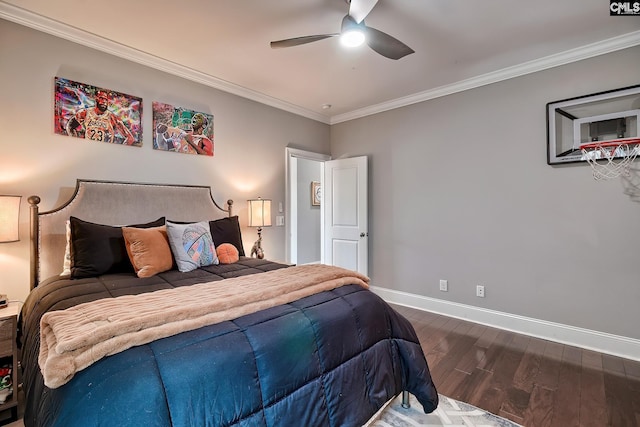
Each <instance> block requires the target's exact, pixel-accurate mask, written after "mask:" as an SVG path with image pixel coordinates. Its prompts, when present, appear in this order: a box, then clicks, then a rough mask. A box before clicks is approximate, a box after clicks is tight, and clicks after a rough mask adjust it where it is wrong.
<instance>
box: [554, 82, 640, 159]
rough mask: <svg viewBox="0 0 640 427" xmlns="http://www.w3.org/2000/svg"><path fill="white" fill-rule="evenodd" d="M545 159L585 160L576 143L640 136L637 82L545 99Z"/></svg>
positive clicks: (639, 101) (579, 144)
mask: <svg viewBox="0 0 640 427" xmlns="http://www.w3.org/2000/svg"><path fill="white" fill-rule="evenodd" d="M546 115H547V163H548V164H549V165H557V164H564V163H577V162H586V161H587V159H586V158H585V157H584V155H583V154H582V151H581V149H580V146H581V145H582V144H588V143H592V142H596V141H600V142H602V141H612V140H620V139H622V140H624V139H632V138H640V85H635V86H629V87H624V88H621V89H615V90H610V91H606V92H598V93H594V94H591V95H583V96H578V97H575V98H569V99H563V100H559V101H554V102H549V103H548V104H547V105H546Z"/></svg>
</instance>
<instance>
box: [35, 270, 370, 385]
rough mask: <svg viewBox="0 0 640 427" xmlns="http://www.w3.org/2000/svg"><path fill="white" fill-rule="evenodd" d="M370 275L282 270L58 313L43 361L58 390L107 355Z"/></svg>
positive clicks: (44, 341) (46, 327)
mask: <svg viewBox="0 0 640 427" xmlns="http://www.w3.org/2000/svg"><path fill="white" fill-rule="evenodd" d="M368 283H369V278H368V277H366V276H364V275H362V274H359V273H357V272H355V271H351V270H345V269H343V268H339V267H333V266H328V265H323V264H312V265H303V266H297V267H290V268H283V269H279V270H274V271H268V272H265V273H260V274H252V275H248V276H242V277H235V278H231V279H225V280H220V281H215V282H208V283H201V284H196V285H192V286H186V287H180V288H174V289H166V290H161V291H156V292H150V293H146V294H140V295H126V296H121V297H117V298H107V299H101V300H97V301H92V302H88V303H84V304H80V305H77V306H75V307H71V308H68V309H66V310H60V311H52V312H49V313H46V314H45V315H44V316H42V319H41V321H40V354H39V357H38V363H39V364H40V369H41V370H42V374H43V377H44V383H45V384H46V385H47V386H48V387H50V388H57V387H60V386H61V385H63V384H65V383H67V382H68V381H69V380H71V378H72V377H73V375H74V374H75V373H76V372H78V371H80V370H82V369H84V368H86V367H87V366H89V365H91V364H92V363H94V362H96V361H98V360H100V359H102V358H103V357H105V356H108V355H111V354H115V353H118V352H121V351H124V350H126V349H128V348H130V347H133V346H136V345H142V344H147V343H149V342H152V341H154V340H157V339H160V338H165V337H168V336H171V335H175V334H179V333H181V332H185V331H190V330H194V329H198V328H201V327H203V326H207V325H213V324H215V323H219V322H223V321H225V320H231V319H235V318H237V317H240V316H243V315H246V314H250V313H253V312H256V311H259V310H263V309H266V308H270V307H274V306H276V305H280V304H286V303H289V302H292V301H295V300H298V299H300V298H303V297H306V296H309V295H313V294H316V293H319V292H322V291H326V290H331V289H335V288H338V287H340V286H343V285H347V284H359V285H361V286H363V287H364V288H368V287H369V286H368Z"/></svg>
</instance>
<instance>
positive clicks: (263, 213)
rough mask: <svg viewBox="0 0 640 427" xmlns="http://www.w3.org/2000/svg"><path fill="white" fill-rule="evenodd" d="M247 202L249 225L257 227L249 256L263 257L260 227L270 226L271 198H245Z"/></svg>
mask: <svg viewBox="0 0 640 427" xmlns="http://www.w3.org/2000/svg"><path fill="white" fill-rule="evenodd" d="M247 202H248V203H249V227H258V240H256V242H255V243H254V244H253V247H252V248H251V257H252V258H253V257H254V256H255V257H257V258H258V259H262V258H264V251H263V250H262V227H271V200H269V199H262V198H260V197H258V198H257V199H251V200H247Z"/></svg>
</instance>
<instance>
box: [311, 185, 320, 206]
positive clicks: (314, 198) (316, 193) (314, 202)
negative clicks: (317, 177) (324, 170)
mask: <svg viewBox="0 0 640 427" xmlns="http://www.w3.org/2000/svg"><path fill="white" fill-rule="evenodd" d="M321 200H322V186H320V183H319V182H318V181H311V206H320V201H321Z"/></svg>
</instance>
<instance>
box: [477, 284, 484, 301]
mask: <svg viewBox="0 0 640 427" xmlns="http://www.w3.org/2000/svg"><path fill="white" fill-rule="evenodd" d="M476 296H477V297H480V298H484V286H482V285H478V286H476Z"/></svg>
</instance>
